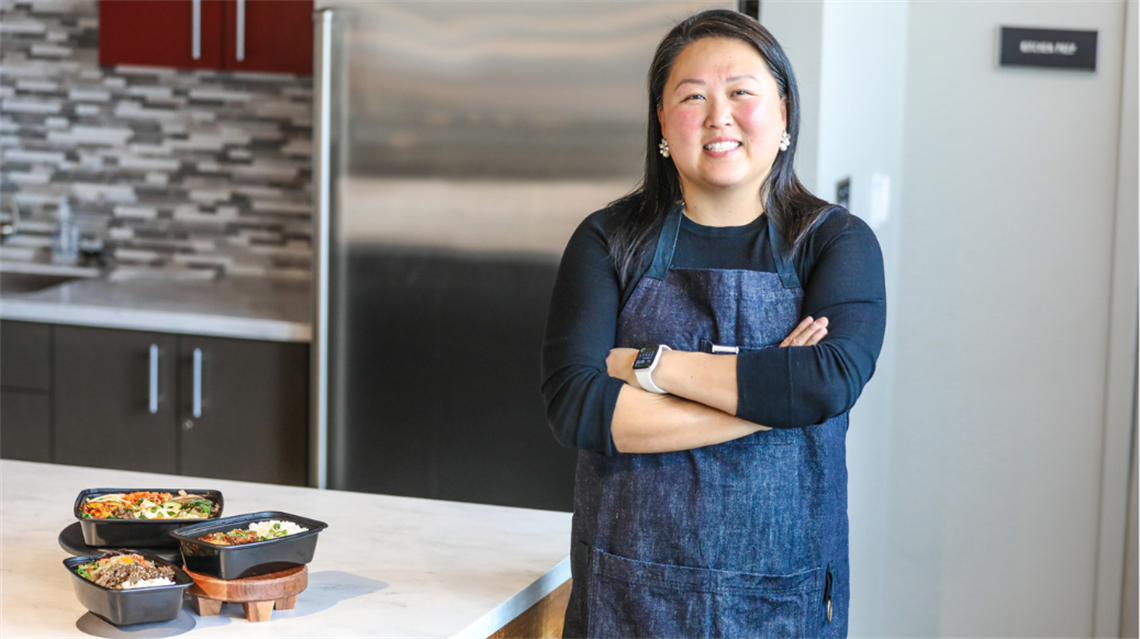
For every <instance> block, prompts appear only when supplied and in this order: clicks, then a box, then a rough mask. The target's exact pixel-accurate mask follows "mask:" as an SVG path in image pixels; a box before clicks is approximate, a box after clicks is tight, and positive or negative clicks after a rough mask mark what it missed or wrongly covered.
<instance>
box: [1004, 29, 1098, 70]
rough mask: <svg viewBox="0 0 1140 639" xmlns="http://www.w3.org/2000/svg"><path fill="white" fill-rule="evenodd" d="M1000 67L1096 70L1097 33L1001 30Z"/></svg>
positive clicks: (1054, 30)
mask: <svg viewBox="0 0 1140 639" xmlns="http://www.w3.org/2000/svg"><path fill="white" fill-rule="evenodd" d="M1000 47H1001V57H1000V64H1001V66H1003V67H1010V66H1017V67H1049V68H1053V69H1087V70H1089V71H1096V31H1066V30H1061V29H1023V28H1020V27H1002V28H1001V44H1000Z"/></svg>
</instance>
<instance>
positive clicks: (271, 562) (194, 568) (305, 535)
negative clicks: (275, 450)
mask: <svg viewBox="0 0 1140 639" xmlns="http://www.w3.org/2000/svg"><path fill="white" fill-rule="evenodd" d="M270 519H279V520H281V521H291V522H293V523H295V524H297V525H298V526H301V527H303V528H308V530H306V531H305V532H302V533H297V534H295V535H287V536H285V537H278V538H277V539H267V540H265V541H255V542H253V543H249V544H241V545H238V546H219V545H217V544H211V543H208V542H205V541H199V540H198V538H199V537H202V536H203V535H207V534H210V533H216V532H229V531H231V530H233V529H235V528H249V525H250V524H253V523H257V522H259V521H267V520H270ZM325 528H328V524H326V523H325V522H323V521H317V520H315V519H309V518H308V517H300V516H297V515H290V514H289V513H283V512H278V511H264V512H259V513H250V514H248V515H237V516H235V517H224V518H222V519H215V520H212V521H210V522H208V523H202V524H195V525H192V526H186V527H185V528H180V529H178V530H175V531H172V532H171V533H170V534H171V536H172V537H174V538H175V539H177V540H178V541H179V542H181V544H182V561H183V563H184V564H185V565H186V570H189V571H190V572H196V573H201V574H203V575H209V576H211V577H216V578H218V579H226V580H229V579H244V578H246V577H255V576H257V575H265V574H269V573H271V572H277V571H279V570H287V569H289V568H295V567H297V566H302V565H304V564H307V563H309V562H310V561H312V560H313V553H314V552H316V550H317V534H318V533H320V532H321V531H322V530H324V529H325Z"/></svg>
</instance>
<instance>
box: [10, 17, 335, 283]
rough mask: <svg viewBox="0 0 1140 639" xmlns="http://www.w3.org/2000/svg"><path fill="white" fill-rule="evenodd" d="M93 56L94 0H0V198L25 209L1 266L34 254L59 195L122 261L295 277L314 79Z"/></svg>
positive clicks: (302, 251)
mask: <svg viewBox="0 0 1140 639" xmlns="http://www.w3.org/2000/svg"><path fill="white" fill-rule="evenodd" d="M97 46H98V6H97V4H96V2H95V0H0V149H3V152H2V154H0V158H2V159H3V162H2V165H0V188H3V189H5V190H11V191H14V192H15V193H16V197H17V201H18V202H20V205H21V207H22V208H26V209H27V221H26V223H25V224H23V225H22V232H21V233H20V234H18V235H17V236H15V237H13V238H10V240H9V242H10V244H6V246H5V248H4V249H3V259H42V258H45V257H46V256H47V254H48V253H49V251H47V250H46V249H47V248H48V247H49V246H50V236H51V230H52V229H53V228H54V226H55V215H56V210H57V208H58V206H59V201H60V198H63V197H66V198H67V199H68V203H69V206H70V207H71V209H72V211H73V212H74V213H75V215H76V217H77V219H80V218H81V219H82V220H83V224H84V229H86V230H85V232H97V233H100V234H101V235H102V237H103V239H104V242H105V244H106V245H107V246H108V248H109V251H110V252H111V253H112V254H113V255H114V256H115V257H116V259H118V260H120V261H121V262H129V263H131V264H133V265H136V266H144V267H153V268H188V267H189V268H209V269H216V270H220V271H225V272H231V273H240V274H245V275H254V276H259V277H274V278H277V277H280V278H287V279H291V278H303V277H307V276H308V267H309V259H310V258H309V255H310V251H309V245H310V243H311V242H310V238H311V228H312V224H311V219H310V216H311V208H312V207H311V201H312V187H311V174H312V171H311V168H310V166H309V155H310V154H311V150H312V142H311V139H312V134H311V129H312V95H313V92H312V81H311V79H310V78H304V77H296V76H290V75H282V74H268V73H225V72H216V71H184V70H176V69H162V68H154V67H142V66H119V67H114V68H108V67H99V66H98V51H97ZM21 242H24V243H26V244H27V245H26V246H24V245H21ZM9 246H10V247H11V248H9ZM13 251H16V252H19V251H22V253H19V256H17V254H16V253H14V252H13Z"/></svg>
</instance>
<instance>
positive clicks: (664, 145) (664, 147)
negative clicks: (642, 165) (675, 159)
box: [657, 138, 669, 158]
mask: <svg viewBox="0 0 1140 639" xmlns="http://www.w3.org/2000/svg"><path fill="white" fill-rule="evenodd" d="M657 148H658V149H660V150H661V157H663V158H667V157H669V141H668V140H666V139H665V138H661V144H658V145H657Z"/></svg>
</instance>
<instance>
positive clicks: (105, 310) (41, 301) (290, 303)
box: [0, 264, 312, 342]
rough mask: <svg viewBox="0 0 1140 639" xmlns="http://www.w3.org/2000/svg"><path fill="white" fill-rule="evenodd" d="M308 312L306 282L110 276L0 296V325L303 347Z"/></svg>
mask: <svg viewBox="0 0 1140 639" xmlns="http://www.w3.org/2000/svg"><path fill="white" fill-rule="evenodd" d="M4 267H5V269H6V270H11V269H12V265H11V264H5V265H4ZM311 307H312V300H311V297H310V293H309V283H308V282H306V281H292V280H272V279H264V278H254V277H221V278H217V279H201V278H197V279H184V278H180V277H178V276H172V275H168V274H162V273H161V272H158V273H147V272H144V271H135V272H131V271H123V270H118V271H112V272H111V273H110V275H109V276H106V277H100V278H78V279H75V280H72V281H69V282H66V283H63V284H60V285H57V286H53V287H51V288H47V289H44V290H41V291H37V292H31V293H8V292H4V291H2V290H0V319H6V320H22V321H28V322H45V323H49V324H78V325H82V326H94V327H102V328H122V329H132V330H144V331H160V332H165V333H185V334H192V335H210V336H216V337H235V338H245V339H262V340H273V341H282V342H308V341H310V339H311V335H312V328H311V325H310V315H311V310H312V308H311Z"/></svg>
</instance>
